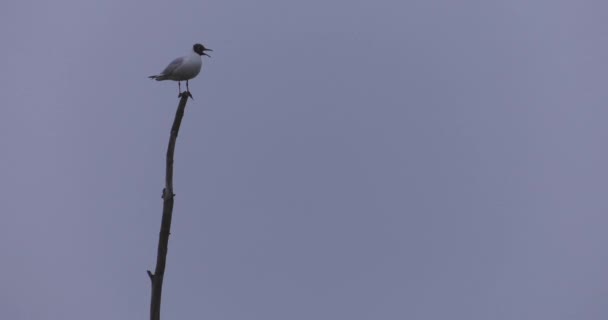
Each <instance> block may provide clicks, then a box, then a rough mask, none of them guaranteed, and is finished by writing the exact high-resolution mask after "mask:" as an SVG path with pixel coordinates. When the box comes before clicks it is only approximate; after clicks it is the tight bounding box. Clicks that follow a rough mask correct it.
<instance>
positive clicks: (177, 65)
mask: <svg viewBox="0 0 608 320" xmlns="http://www.w3.org/2000/svg"><path fill="white" fill-rule="evenodd" d="M205 51H213V50H211V49H208V48H205V46H203V45H202V44H200V43H197V44H195V45H193V46H192V51H191V52H190V54H189V55H187V56H183V57H179V58H177V59H175V60H173V61H171V63H169V65H168V66H167V67H166V68H165V70H163V72H161V73H160V74H157V75H154V76H149V77H148V78H150V79H154V80H156V81H163V80H173V81H177V88H178V90H179V96H181V95H182V86H181V81H186V91H187V92H188V93H190V88H188V80H190V79H192V78H194V77H196V76H197V75H198V74H199V72H200V71H201V66H202V65H203V61H202V60H203V59H201V56H202V55H205V56H207V57H210V55H208V54H207V53H205Z"/></svg>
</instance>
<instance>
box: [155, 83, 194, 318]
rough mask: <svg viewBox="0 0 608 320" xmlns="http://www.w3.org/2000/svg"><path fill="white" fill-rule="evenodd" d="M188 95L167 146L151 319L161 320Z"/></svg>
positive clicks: (184, 98)
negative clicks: (175, 173)
mask: <svg viewBox="0 0 608 320" xmlns="http://www.w3.org/2000/svg"><path fill="white" fill-rule="evenodd" d="M188 97H191V95H190V93H189V92H184V93H183V94H182V95H180V100H179V105H178V106H177V111H176V113H175V120H173V126H172V127H171V135H170V137H169V146H168V148H167V169H166V172H165V189H164V190H163V217H162V221H161V225H160V236H159V239H158V251H157V255H156V269H155V270H154V274H152V272H150V270H148V271H147V273H148V276H149V277H150V280H151V282H152V297H151V301H150V320H160V303H161V296H162V291H163V278H164V275H165V265H166V262H167V249H168V244H169V234H170V233H171V232H170V231H171V218H172V215H173V198H174V197H175V194H174V193H173V154H174V152H175V141H176V140H177V134H178V133H179V127H180V125H181V123H182V118H183V117H184V110H185V109H186V103H187V102H188Z"/></svg>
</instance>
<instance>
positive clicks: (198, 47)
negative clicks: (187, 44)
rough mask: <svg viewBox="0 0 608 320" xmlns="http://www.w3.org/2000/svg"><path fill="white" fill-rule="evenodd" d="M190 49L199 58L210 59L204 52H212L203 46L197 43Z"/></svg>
mask: <svg viewBox="0 0 608 320" xmlns="http://www.w3.org/2000/svg"><path fill="white" fill-rule="evenodd" d="M192 49H193V50H194V52H196V53H198V54H199V55H201V56H207V57H211V56H210V55H208V54H207V53H206V52H205V51H213V50H211V49H209V48H205V46H204V45H202V44H200V43H197V44H195V45H194V46H193V47H192Z"/></svg>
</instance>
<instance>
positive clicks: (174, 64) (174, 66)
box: [160, 57, 184, 76]
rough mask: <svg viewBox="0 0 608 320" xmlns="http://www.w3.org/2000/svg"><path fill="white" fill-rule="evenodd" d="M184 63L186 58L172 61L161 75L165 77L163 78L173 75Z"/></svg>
mask: <svg viewBox="0 0 608 320" xmlns="http://www.w3.org/2000/svg"><path fill="white" fill-rule="evenodd" d="M183 62H184V57H179V58H177V59H175V60H173V61H171V63H169V65H168V66H167V67H166V68H165V70H163V72H161V73H160V75H163V76H168V75H170V74H171V73H173V71H175V69H177V68H178V67H179V66H181V65H182V63H183Z"/></svg>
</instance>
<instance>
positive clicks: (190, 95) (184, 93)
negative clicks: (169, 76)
mask: <svg viewBox="0 0 608 320" xmlns="http://www.w3.org/2000/svg"><path fill="white" fill-rule="evenodd" d="M184 95H185V96H188V97H190V99H192V100H194V97H193V96H192V93H190V91H184V92H181V93H180V94H179V95H178V96H177V97H178V98H181V97H183V96H184Z"/></svg>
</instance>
